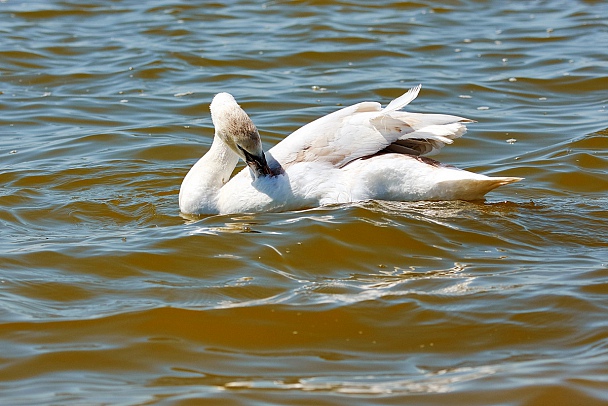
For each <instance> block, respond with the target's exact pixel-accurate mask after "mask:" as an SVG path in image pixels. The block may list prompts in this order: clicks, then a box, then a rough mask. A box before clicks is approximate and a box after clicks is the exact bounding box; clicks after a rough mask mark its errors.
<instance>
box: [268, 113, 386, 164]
mask: <svg viewBox="0 0 608 406" xmlns="http://www.w3.org/2000/svg"><path fill="white" fill-rule="evenodd" d="M380 111H381V106H380V103H375V102H363V103H358V104H355V105H353V106H349V107H345V108H343V109H340V110H338V111H335V112H333V113H331V114H328V115H326V116H324V117H321V118H318V119H317V120H315V121H312V122H311V123H308V124H306V125H305V126H303V127H301V128H299V129H298V130H296V131H294V132H293V133H292V134H291V135H289V136H288V137H286V138H285V139H283V140H282V141H281V142H279V143H278V144H277V145H275V146H274V147H273V148H272V149H270V151H269V152H268V154H267V155H270V157H269V158H270V160H271V161H272V160H273V159H274V160H276V161H278V162H280V163H281V166H282V167H283V168H287V167H289V166H291V165H293V164H295V163H298V162H315V161H317V162H328V163H331V164H332V165H334V166H338V167H339V166H342V165H345V164H346V163H348V162H350V161H352V160H353V159H357V158H359V157H361V156H366V155H370V154H374V153H376V152H378V151H379V150H381V149H382V148H384V147H386V146H387V145H389V144H390V142H387V140H385V139H384V138H382V135H381V134H380V133H379V132H378V131H377V130H376V129H375V127H374V126H373V125H371V123H370V121H369V119H370V117H372V116H373V115H377V114H378V113H379V112H380ZM269 163H270V162H269Z"/></svg>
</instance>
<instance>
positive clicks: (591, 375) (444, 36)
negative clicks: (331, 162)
mask: <svg viewBox="0 0 608 406" xmlns="http://www.w3.org/2000/svg"><path fill="white" fill-rule="evenodd" d="M440 3H441V4H440ZM606 15H608V6H607V5H606V3H605V2H602V1H578V0H558V1H498V0H494V1H488V2H482V1H474V0H460V1H456V0H453V1H446V2H432V1H412V2H402V1H384V2H380V3H378V2H376V3H374V4H372V2H363V1H355V0H344V1H329V2H325V1H324V2H321V1H315V0H312V1H276V2H267V3H262V2H243V1H233V2H228V4H222V3H210V2H186V1H178V0H156V1H147V2H140V1H136V0H125V1H100V0H95V1H87V2H85V1H80V0H71V1H58V0H53V1H46V2H33V1H32V2H30V1H12V0H1V1H0V33H1V35H2V41H0V79H1V80H0V111H1V113H2V114H0V129H1V132H2V134H1V137H0V185H1V186H0V222H1V225H2V227H1V229H0V250H1V251H0V252H1V256H0V325H1V328H0V348H1V351H0V399H2V403H3V404H7V405H8V404H10V405H34V404H62V405H66V404H74V405H81V404H122V405H138V404H142V405H143V404H171V405H186V404H197V405H198V404H213V405H217V404H226V405H237V404H247V405H267V404H277V405H278V404H281V405H283V404H315V405H341V404H369V405H372V404H373V405H377V404H394V405H403V404H416V405H438V404H450V405H489V404H495V405H549V404H551V405H582V404H584V405H595V404H597V405H600V404H606V403H608V317H607V311H608V301H607V297H608V227H607V225H606V222H607V220H608V197H607V193H606V192H607V191H608V177H607V176H606V173H607V169H608V114H607V113H606V104H608V93H607V90H608V62H607V61H608V58H607V53H606V50H607V49H608V26H607V24H606ZM418 83H422V84H423V90H422V92H421V94H420V96H419V98H418V99H417V100H416V101H415V102H414V103H413V104H412V105H411V106H410V107H409V110H411V111H417V112H439V113H450V114H456V115H460V116H464V117H468V118H471V119H474V120H477V121H478V123H477V124H474V125H471V126H470V131H469V133H468V134H467V135H466V136H465V138H463V139H460V140H458V142H456V143H455V144H454V145H453V146H450V147H449V148H445V149H444V150H443V151H442V153H441V155H439V156H438V157H437V158H438V159H440V160H441V161H442V162H445V163H451V164H454V165H457V166H459V167H462V168H467V169H471V170H473V171H476V172H482V173H487V174H494V175H504V176H521V177H525V178H526V180H525V181H523V182H520V183H518V184H516V185H512V186H507V187H503V188H500V189H498V190H496V191H494V192H492V193H491V194H489V195H488V199H487V200H486V201H485V202H473V203H467V202H434V203H428V202H417V203H395V202H366V203H361V204H351V205H341V206H330V207H323V208H317V209H311V210H306V211H299V212H287V213H278V214H277V213H275V214H259V215H238V216H210V217H204V218H185V217H182V216H180V214H179V211H178V206H177V193H178V189H179V185H180V183H181V179H182V178H183V176H184V175H185V173H186V172H187V170H188V169H189V167H190V166H191V165H192V164H193V163H194V162H195V160H196V159H197V158H198V157H200V156H201V155H202V154H203V153H204V152H205V151H206V149H207V148H208V146H209V145H210V143H211V139H212V134H213V130H212V125H211V120H210V117H209V112H208V103H209V102H210V100H211V98H212V96H213V95H214V94H215V93H217V92H220V91H229V92H231V93H233V94H234V95H235V97H236V98H237V100H239V101H240V102H241V104H242V106H243V107H244V108H245V109H246V110H247V111H248V112H249V113H250V115H251V117H252V118H253V120H254V121H255V122H256V124H257V125H258V127H259V128H260V130H261V132H262V137H263V139H264V142H265V144H266V147H270V146H272V145H274V144H275V143H277V142H278V141H279V140H280V139H282V138H283V137H284V136H286V135H287V134H289V133H290V132H291V131H293V130H295V129H296V128H297V127H298V126H300V125H302V124H304V123H307V122H309V121H311V120H313V119H315V118H317V117H319V116H321V115H324V114H327V113H329V112H331V111H334V110H335V109H336V108H338V106H341V105H347V104H351V103H355V102H359V101H363V100H378V101H382V102H383V103H387V102H388V101H390V100H391V98H393V97H396V96H398V95H400V94H401V93H402V92H403V91H404V90H405V89H407V88H409V87H412V86H415V85H416V84H418Z"/></svg>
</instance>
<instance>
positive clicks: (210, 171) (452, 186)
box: [179, 86, 521, 214]
mask: <svg viewBox="0 0 608 406" xmlns="http://www.w3.org/2000/svg"><path fill="white" fill-rule="evenodd" d="M419 91H420V86H417V87H415V88H413V89H410V90H409V91H408V92H407V93H405V94H404V95H402V96H401V97H398V98H397V99H395V100H393V101H392V102H391V103H390V104H389V105H388V106H386V107H385V108H384V109H382V108H381V106H380V104H379V103H375V102H363V103H358V104H355V105H353V106H350V107H345V108H343V109H341V110H338V111H336V112H334V113H331V114H328V115H326V116H324V117H321V118H319V119H317V120H315V121H313V122H311V123H310V124H307V125H305V126H304V127H302V128H300V129H298V130H297V131H295V132H294V133H293V134H291V135H290V136H288V137H287V138H285V139H284V140H283V141H281V142H280V143H278V144H277V145H276V146H274V147H273V148H272V149H270V151H268V152H267V153H266V154H264V151H263V150H262V143H261V140H260V135H259V133H258V130H257V129H256V127H255V125H254V124H253V122H252V121H251V119H250V118H249V116H248V115H247V113H245V111H243V110H242V109H241V107H240V106H239V105H238V104H237V102H236V101H235V100H234V98H233V97H232V96H231V95H230V94H228V93H219V94H218V95H216V96H215V97H214V99H213V101H212V102H211V106H210V109H211V117H212V120H213V124H214V126H215V137H214V139H213V144H212V145H211V148H210V149H209V151H208V152H207V153H206V154H205V155H204V156H203V157H202V158H201V159H200V160H199V161H198V162H197V163H196V164H195V165H194V166H193V167H192V168H191V169H190V171H189V172H188V174H187V175H186V177H185V178H184V180H183V182H182V185H181V188H180V192H179V207H180V210H181V211H182V212H183V213H189V214H215V213H221V214H229V213H247V212H265V211H284V210H296V209H302V208H309V207H315V206H320V205H325V204H331V203H347V202H354V201H361V200H369V199H377V200H394V201H415V200H475V199H481V198H482V197H483V196H484V195H485V194H486V193H487V192H489V191H490V190H492V189H494V188H496V187H498V186H501V185H506V184H508V183H512V182H517V181H519V180H521V178H514V177H488V176H485V175H479V174H476V173H472V172H467V171H464V170H460V169H457V168H454V167H451V166H445V165H442V164H440V163H439V162H436V161H434V160H431V159H429V158H425V157H423V155H428V154H432V153H436V152H438V151H439V149H441V148H442V147H443V146H444V145H445V144H451V143H452V142H453V140H454V139H455V138H458V137H460V136H461V135H462V134H464V132H465V131H466V127H465V125H464V124H463V123H466V122H471V120H467V119H465V118H462V117H456V116H450V115H444V114H417V113H407V112H402V111H399V110H401V109H402V108H403V107H404V106H406V105H407V104H408V103H409V102H411V101H412V100H414V99H415V98H416V96H417V95H418V92H419ZM239 157H240V158H241V159H243V160H244V161H245V162H247V164H248V166H249V168H244V169H243V170H242V171H241V172H239V173H238V174H236V175H235V176H234V177H233V178H232V179H230V175H231V174H232V172H233V171H234V168H235V167H236V164H237V163H238V160H239Z"/></svg>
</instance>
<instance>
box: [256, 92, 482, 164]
mask: <svg viewBox="0 0 608 406" xmlns="http://www.w3.org/2000/svg"><path fill="white" fill-rule="evenodd" d="M419 91H420V86H416V87H415V88H412V89H410V90H409V91H408V92H407V93H405V94H404V95H402V96H400V97H398V98H397V99H395V100H393V101H392V102H391V103H389V105H388V106H386V108H384V109H382V108H381V106H380V104H379V103H376V102H363V103H358V104H355V105H353V106H349V107H345V108H343V109H340V110H338V111H335V112H333V113H331V114H328V115H326V116H324V117H321V118H319V119H317V120H315V121H313V122H311V123H309V124H307V125H305V126H303V127H301V128H300V129H298V130H296V131H295V132H293V133H292V134H291V135H289V136H288V137H287V138H285V139H284V140H283V141H281V142H280V143H278V144H277V145H276V146H275V147H273V148H272V149H271V150H270V151H269V152H268V153H267V157H268V160H269V164H270V165H271V166H273V162H274V165H278V164H277V162H278V163H280V165H281V166H282V167H283V168H287V167H289V166H291V165H293V164H296V163H298V162H327V163H330V164H332V165H334V166H336V167H342V166H344V165H346V164H348V163H349V162H351V161H353V160H355V159H358V158H362V157H367V156H372V155H375V154H377V153H380V152H397V153H406V154H411V155H426V154H433V153H436V152H438V151H439V149H441V148H442V147H443V146H444V145H445V144H451V143H452V142H453V140H454V139H455V138H458V137H460V136H461V135H462V134H464V132H465V131H466V127H465V126H464V125H463V124H462V123H463V122H470V120H467V119H465V118H462V117H456V116H450V115H445V114H417V113H407V112H402V111H399V110H401V109H402V108H403V107H405V106H406V105H407V104H408V103H410V102H411V101H412V100H414V99H415V98H416V96H417V95H418V92H419Z"/></svg>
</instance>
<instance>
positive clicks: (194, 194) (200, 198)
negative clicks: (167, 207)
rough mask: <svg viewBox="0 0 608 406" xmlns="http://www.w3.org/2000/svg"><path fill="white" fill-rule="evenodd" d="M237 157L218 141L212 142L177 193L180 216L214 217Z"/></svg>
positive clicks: (217, 138) (216, 138) (214, 139)
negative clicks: (185, 214) (181, 213)
mask: <svg viewBox="0 0 608 406" xmlns="http://www.w3.org/2000/svg"><path fill="white" fill-rule="evenodd" d="M238 161H239V157H238V155H237V154H236V153H235V152H234V151H232V150H231V149H230V147H228V145H226V143H224V141H222V140H221V139H220V138H219V137H217V136H215V137H214V138H213V144H211V148H210V149H209V151H208V152H207V153H206V154H205V155H204V156H203V157H202V158H201V159H199V160H198V162H197V163H196V164H194V166H193V167H192V168H191V169H190V171H189V172H188V174H187V175H186V177H185V178H184V181H183V182H182V186H181V188H180V190H179V208H180V210H181V211H182V212H183V213H190V214H203V213H217V212H218V209H217V197H218V193H219V191H220V189H221V188H222V186H224V184H226V182H228V180H229V179H230V175H231V174H232V171H234V168H235V167H236V164H237V163H238Z"/></svg>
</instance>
